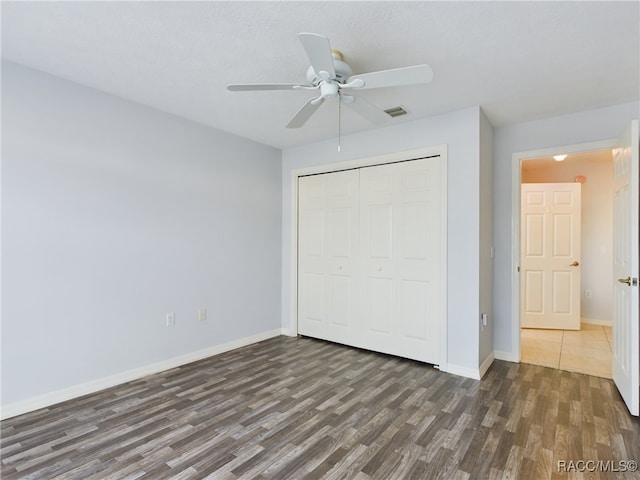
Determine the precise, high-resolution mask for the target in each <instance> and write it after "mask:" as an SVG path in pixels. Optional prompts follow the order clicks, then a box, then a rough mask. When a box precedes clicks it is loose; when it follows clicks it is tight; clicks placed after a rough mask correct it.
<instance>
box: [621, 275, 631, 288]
mask: <svg viewBox="0 0 640 480" xmlns="http://www.w3.org/2000/svg"><path fill="white" fill-rule="evenodd" d="M618 281H619V282H620V283H626V284H627V285H629V286H631V277H627V278H619V279H618Z"/></svg>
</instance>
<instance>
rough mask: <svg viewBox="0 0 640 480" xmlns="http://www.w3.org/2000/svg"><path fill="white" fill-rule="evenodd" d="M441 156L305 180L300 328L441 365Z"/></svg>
mask: <svg viewBox="0 0 640 480" xmlns="http://www.w3.org/2000/svg"><path fill="white" fill-rule="evenodd" d="M441 168H443V167H442V162H441V161H440V158H439V157H434V158H426V159H420V160H411V161H405V162H398V163H393V164H386V165H379V166H373V167H364V168H360V169H354V170H347V171H342V172H333V173H326V174H320V175H313V176H308V177H300V179H299V185H298V187H299V192H298V198H299V205H298V214H299V219H298V229H299V231H298V332H299V333H300V334H301V335H307V336H311V337H316V338H322V339H325V340H330V341H334V342H338V343H343V344H347V345H352V346H356V347H360V348H366V349H369V350H374V351H378V352H383V353H389V354H394V355H398V356H402V357H406V358H412V359H415V360H421V361H424V362H428V363H434V364H439V363H440V362H441V348H442V340H443V338H444V336H443V330H444V328H445V304H446V301H445V290H444V274H443V273H444V272H443V269H444V268H445V267H444V265H445V262H444V258H445V245H444V235H443V233H444V232H443V225H444V223H443V215H444V213H443V212H444V210H443V194H444V192H445V188H444V185H442V183H441V178H442V175H441V174H442V172H441V171H440V169H441Z"/></svg>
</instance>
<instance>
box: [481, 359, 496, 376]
mask: <svg viewBox="0 0 640 480" xmlns="http://www.w3.org/2000/svg"><path fill="white" fill-rule="evenodd" d="M494 360H495V356H494V353H493V352H491V353H490V354H489V355H487V358H485V359H484V362H482V363H481V364H480V378H481V379H482V377H484V374H485V373H487V370H489V367H490V366H491V365H492V364H493V361H494Z"/></svg>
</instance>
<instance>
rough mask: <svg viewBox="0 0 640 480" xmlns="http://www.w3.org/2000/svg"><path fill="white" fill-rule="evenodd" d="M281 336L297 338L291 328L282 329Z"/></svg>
mask: <svg viewBox="0 0 640 480" xmlns="http://www.w3.org/2000/svg"><path fill="white" fill-rule="evenodd" d="M280 334H281V335H285V336H287V337H297V335H295V334H294V333H293V331H292V330H291V329H290V328H281V329H280Z"/></svg>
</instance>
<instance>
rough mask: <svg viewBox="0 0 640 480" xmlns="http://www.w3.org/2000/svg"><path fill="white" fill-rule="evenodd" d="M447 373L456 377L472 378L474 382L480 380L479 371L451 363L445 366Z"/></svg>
mask: <svg viewBox="0 0 640 480" xmlns="http://www.w3.org/2000/svg"><path fill="white" fill-rule="evenodd" d="M446 372H447V373H451V374H453V375H458V376H460V377H467V378H473V379H474V380H480V369H478V368H469V367H462V366H460V365H454V364H452V363H448V364H447V370H446Z"/></svg>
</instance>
